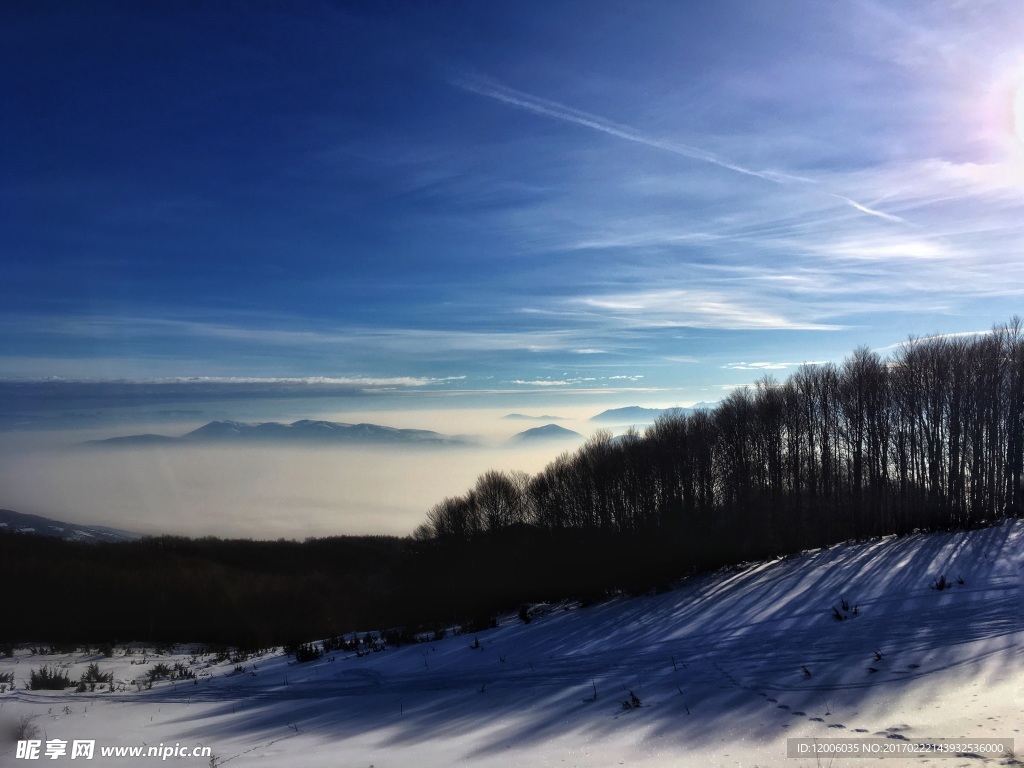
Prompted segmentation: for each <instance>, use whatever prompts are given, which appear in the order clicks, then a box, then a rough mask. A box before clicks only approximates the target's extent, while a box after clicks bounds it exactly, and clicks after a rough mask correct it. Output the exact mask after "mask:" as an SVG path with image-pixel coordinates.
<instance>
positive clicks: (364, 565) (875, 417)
mask: <svg viewBox="0 0 1024 768" xmlns="http://www.w3.org/2000/svg"><path fill="white" fill-rule="evenodd" d="M1022 483H1024V330H1022V323H1021V321H1020V320H1019V319H1017V318H1014V319H1013V320H1012V321H1010V322H1009V323H1007V324H1005V325H1002V326H997V327H996V328H995V329H994V330H993V331H992V332H991V333H988V334H985V335H965V336H945V337H937V338H927V339H913V338H912V339H910V340H909V341H907V342H906V343H905V344H903V345H902V346H901V347H899V348H898V349H897V350H896V351H895V352H893V353H892V354H891V355H890V356H889V357H887V358H882V357H881V356H879V355H878V354H876V353H874V352H872V351H870V350H868V349H866V348H860V349H857V350H856V351H855V352H854V353H853V354H852V355H851V356H850V357H849V358H848V359H846V360H845V361H844V362H843V363H842V364H841V365H834V364H831V363H829V364H824V365H804V366H802V367H800V368H799V369H798V370H797V371H796V372H795V373H794V374H793V375H792V376H790V377H789V378H788V379H787V380H786V381H784V382H778V381H776V380H774V379H772V378H770V377H765V378H763V379H761V380H760V381H758V382H757V383H756V384H755V385H754V386H753V387H751V388H743V389H738V390H735V391H733V392H732V393H731V394H730V395H729V396H728V397H727V398H726V399H725V400H724V401H723V402H721V403H720V404H719V405H718V406H717V407H716V408H715V409H714V410H700V411H696V412H692V413H682V412H676V413H673V414H670V415H667V416H664V417H662V418H660V419H658V420H657V421H656V422H655V423H654V424H653V425H652V426H650V427H649V428H648V429H646V430H645V431H644V432H643V433H640V432H638V431H635V430H631V431H629V432H627V433H626V434H625V435H622V436H620V437H613V436H612V435H611V434H610V433H608V432H605V431H600V432H598V433H597V434H595V435H594V436H593V437H592V438H590V439H589V440H588V442H587V443H586V444H585V445H583V446H582V447H581V448H580V449H579V450H577V451H575V452H572V453H565V454H562V455H561V456H559V457H558V458H557V459H555V460H554V461H553V462H552V463H551V464H549V465H548V466H547V467H546V468H545V469H544V470H543V471H541V472H539V473H538V474H536V475H534V476H530V475H527V474H526V473H522V472H502V471H497V470H492V471H489V472H486V473H484V474H483V475H482V476H481V477H480V478H479V479H478V481H477V483H476V484H475V486H474V487H473V488H472V489H470V490H468V491H467V492H466V493H465V494H463V495H461V496H457V497H452V498H448V499H445V500H443V501H442V502H440V503H439V504H437V505H435V506H434V507H433V508H432V509H431V510H430V511H429V512H428V514H427V516H426V520H425V522H424V523H423V524H422V525H421V526H419V528H417V530H416V531H415V533H414V534H413V536H412V537H409V538H405V539H399V538H393V537H373V536H370V537H338V538H329V539H313V540H308V541H306V542H303V543H298V542H289V541H283V540H282V541H277V542H266V541H262V542H261V541H223V540H219V539H184V538H174V537H161V538H155V539H145V540H142V541H137V542H130V543H119V544H100V545H97V544H82V543H73V542H65V541H60V540H56V539H48V538H43V537H38V536H29V535H23V534H5V533H0V579H2V580H3V581H2V583H3V584H5V585H6V586H7V587H8V594H9V595H10V598H11V599H10V600H9V601H8V603H9V604H8V606H7V608H6V610H5V621H4V623H3V630H2V631H3V634H4V635H5V637H0V640H5V641H7V640H11V641H21V642H25V641H31V640H35V641H40V642H48V643H56V642H67V641H77V642H86V641H90V642H109V641H113V640H147V641H154V642H156V641H164V642H172V641H179V640H193V641H205V642H222V643H229V644H234V645H241V646H246V647H266V646H268V645H283V644H289V645H295V644H297V643H298V642H306V641H309V640H310V639H314V638H324V637H328V638H329V637H336V636H337V635H339V634H341V633H344V632H351V631H355V630H360V631H361V630H366V629H371V628H377V629H381V628H395V627H404V628H405V632H397V633H395V632H393V633H392V635H393V636H408V634H409V633H411V632H412V631H413V630H414V629H422V628H431V627H434V628H439V627H444V626H446V625H448V624H452V623H456V624H463V625H464V626H470V627H475V628H484V627H486V626H488V625H489V623H490V618H489V617H490V614H491V613H492V612H494V611H496V610H498V609H507V608H515V607H516V606H517V605H518V604H519V603H522V602H525V601H541V600H550V599H557V598H562V597H578V598H581V599H584V600H586V599H589V598H592V597H598V596H600V595H602V594H604V593H605V592H607V591H608V590H610V589H622V588H625V589H627V590H639V589H648V588H650V587H652V586H657V585H659V584H665V583H667V582H669V581H670V580H671V579H673V578H674V577H677V576H679V575H682V574H685V573H692V572H694V571H698V570H707V569H711V568H716V567H720V566H723V565H729V564H735V563H739V562H742V561H745V560H751V559H756V558H763V557H771V556H775V555H780V554H788V553H793V552H798V551H800V550H803V549H808V548H814V547H820V546H825V545H828V544H832V543H836V542H839V541H844V540H849V539H858V538H865V537H873V536H880V535H886V534H905V533H909V532H912V531H915V530H940V529H950V528H971V527H973V526H977V525H982V524H987V523H992V522H996V521H998V520H1000V519H1002V518H1008V517H1020V516H1021V515H1022V511H1024V484H1022Z"/></svg>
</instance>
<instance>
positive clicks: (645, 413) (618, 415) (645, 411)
mask: <svg viewBox="0 0 1024 768" xmlns="http://www.w3.org/2000/svg"><path fill="white" fill-rule="evenodd" d="M717 405H718V403H703V402H701V403H695V404H693V405H692V406H690V407H689V408H641V407H640V406H639V405H629V406H626V407H625V408H611V409H609V410H607V411H602V412H601V413H599V414H597V416H592V417H591V418H590V421H599V422H603V423H605V424H652V423H654V422H655V421H656V420H657V419H658V417H659V416H661V415H663V414H666V413H670V412H672V411H676V412H679V413H693V412H694V411H698V410H705V409H706V410H711V409H714V408H715V407H716V406H717Z"/></svg>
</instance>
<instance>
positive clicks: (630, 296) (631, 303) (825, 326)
mask: <svg viewBox="0 0 1024 768" xmlns="http://www.w3.org/2000/svg"><path fill="white" fill-rule="evenodd" d="M568 303H569V304H573V305H576V306H578V307H579V308H580V309H581V310H584V311H588V312H591V313H596V314H604V315H608V316H614V317H617V318H618V320H619V322H621V323H624V324H626V325H628V326H632V327H640V328H642V327H646V328H669V327H689V328H721V329H729V330H767V329H771V330H782V329H786V330H814V331H832V330H839V329H840V328H841V326H838V325H835V324H832V323H823V322H819V321H817V320H815V319H813V318H805V317H792V316H787V315H785V314H783V313H781V312H778V311H773V310H771V309H766V308H765V306H764V305H765V304H766V301H765V300H764V299H763V298H761V299H758V297H757V296H756V295H753V294H746V295H744V294H743V293H740V292H731V293H726V292H724V291H711V290H686V289H664V290H654V291H634V292H621V293H608V294H595V295H591V296H584V297H579V298H574V299H571V300H569V302H568ZM773 304H776V306H777V302H773ZM791 308H792V309H797V307H796V306H795V305H794V306H792V307H791Z"/></svg>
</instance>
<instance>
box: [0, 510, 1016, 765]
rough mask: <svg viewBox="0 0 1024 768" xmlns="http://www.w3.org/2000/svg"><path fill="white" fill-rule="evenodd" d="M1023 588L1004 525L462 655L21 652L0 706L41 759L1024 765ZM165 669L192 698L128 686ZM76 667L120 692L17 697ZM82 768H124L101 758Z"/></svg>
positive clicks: (705, 588) (796, 566)
mask: <svg viewBox="0 0 1024 768" xmlns="http://www.w3.org/2000/svg"><path fill="white" fill-rule="evenodd" d="M1022 576H1024V523H1021V522H1017V523H1013V524H1010V523H1008V524H1004V525H1001V526H998V527H994V528H988V529H983V530H977V531H973V532H970V533H964V532H957V533H948V534H933V535H928V536H924V535H919V536H912V537H906V538H901V539H887V540H883V541H877V542H872V543H868V544H862V545H845V546H840V547H835V548H832V549H828V550H824V551H820V552H816V553H811V554H808V555H805V556H802V557H798V558H789V559H784V560H778V561H774V562H770V563H761V564H754V565H750V566H746V567H740V568H735V569H732V570H728V571H723V572H719V573H715V574H709V575H705V576H699V577H695V578H693V579H690V580H688V581H686V582H685V583H684V584H682V585H681V586H680V587H679V588H677V589H674V590H672V591H670V592H666V593H663V594H660V595H651V596H648V597H641V598H633V599H627V598H625V597H623V598H617V599H614V600H610V601H608V602H605V603H601V604H598V605H594V606H590V607H587V608H581V607H579V606H577V605H573V604H566V605H558V606H548V607H547V610H543V609H535V610H534V615H535V618H534V619H533V620H532V621H531V622H530V623H529V624H524V623H522V621H520V619H519V618H518V617H517V616H515V615H509V616H506V617H503V618H502V619H501V621H500V625H499V627H498V628H497V629H492V630H487V631H484V632H481V633H479V634H475V635H471V634H463V635H460V636H452V635H449V636H448V637H446V638H444V639H440V640H436V641H433V642H425V643H420V644H416V645H408V646H403V647H401V648H397V649H394V648H389V649H387V650H384V651H382V652H378V653H367V654H364V655H362V656H356V655H354V654H344V653H341V652H337V653H328V654H326V655H325V656H324V657H323V658H321V659H319V660H317V661H313V662H308V663H304V664H297V663H295V662H294V660H292V659H289V658H288V657H286V656H283V655H280V654H274V655H270V654H268V655H265V656H264V657H262V658H258V659H245V660H243V661H242V663H241V666H242V667H243V669H242V671H240V672H239V671H236V669H235V664H234V663H233V662H232V661H230V660H228V661H222V662H216V661H215V660H214V659H213V658H212V657H197V658H189V657H188V656H187V655H179V656H174V657H160V658H156V657H153V656H152V655H148V656H147V659H146V663H145V664H139V663H134V664H133V663H131V662H140V661H141V659H140V657H139V654H134V655H133V656H131V657H126V656H121V655H115V657H114V658H113V659H103V658H101V657H99V656H79V655H71V656H52V657H50V656H35V657H32V656H30V655H29V652H28V651H27V650H19V651H17V653H16V656H15V658H14V659H5V660H0V674H5V673H7V674H13V676H14V679H15V682H16V686H17V690H15V691H13V692H10V691H9V692H7V693H3V694H0V701H2V702H3V706H2V709H0V716H2V717H6V718H7V719H8V721H9V722H14V721H16V720H17V719H18V718H19V717H22V716H24V715H36V716H37V717H36V719H35V720H34V721H33V722H34V723H35V724H36V725H38V726H39V727H40V729H41V733H42V732H43V729H45V736H42V735H40V736H39V737H38V738H40V739H43V738H50V739H63V740H68V741H69V743H70V741H71V740H73V739H95V740H96V742H97V745H98V746H99V745H107V746H110V745H122V746H124V745H142V744H143V743H145V744H147V745H155V744H160V743H163V744H165V745H169V744H181V745H182V746H188V747H192V746H195V745H199V744H203V745H209V746H210V747H211V748H212V750H213V754H214V755H215V756H216V758H217V760H218V761H219V762H217V764H222V763H223V764H225V765H231V766H232V768H242V767H243V766H285V765H289V766H291V765H302V766H308V767H310V768H317V767H319V766H363V767H364V768H365V766H369V765H373V766H375V768H382V767H384V766H399V765H401V766H405V765H416V766H420V767H421V768H426V767H427V766H447V765H472V766H480V765H483V766H505V765H523V766H573V765H577V766H615V765H630V766H633V765H641V766H716V765H734V766H753V765H760V766H793V767H794V768H795V767H796V766H815V765H819V764H820V765H828V764H829V762H830V761H829V760H827V759H824V760H821V761H820V762H819V761H816V760H815V759H814V758H813V757H811V758H807V759H800V758H792V759H788V758H787V757H786V754H787V752H786V748H787V742H786V739H787V737H819V738H837V737H844V738H854V737H871V738H884V739H886V741H887V742H889V743H897V742H904V741H911V742H912V741H915V740H918V739H925V738H937V737H954V738H964V739H968V738H969V739H974V740H979V739H982V738H984V739H993V738H1014V739H1016V740H1017V742H1018V743H1017V745H1016V746H1017V748H1018V749H1019V750H1021V751H1024V741H1022V740H1021V739H1022V736H1021V728H1022V727H1024V717H1022V711H1024V710H1022V704H1024V701H1022V699H1024V591H1022ZM942 577H945V578H944V580H943V578H942ZM936 582H938V583H939V584H941V585H943V586H946V585H948V587H946V588H943V589H936V588H935V587H936ZM961 582H962V583H961ZM844 606H845V607H844ZM837 616H838V617H841V618H837ZM172 660H178V661H179V662H180V663H182V664H183V665H184V666H187V667H188V668H190V669H192V670H194V671H195V672H196V673H197V675H198V677H197V679H196V680H195V681H192V680H178V681H174V682H171V681H158V682H156V683H155V684H154V685H153V687H152V689H151V690H146V689H145V686H144V685H143V686H141V687H142V690H138V688H139V687H140V686H139V685H136V684H134V683H133V682H132V680H133V679H134V678H136V677H138V676H141V675H142V674H143V672H144V670H145V669H148V668H152V665H153V664H154V663H155V662H157V661H164V662H165V663H168V664H170V663H171V661H172ZM90 661H92V662H97V663H98V664H99V666H100V669H101V670H104V671H105V670H110V671H112V672H114V675H115V681H116V682H115V691H113V692H96V693H72V692H71V691H70V690H69V691H66V692H45V691H27V690H23V681H24V680H27V679H28V676H29V670H30V669H36V668H38V667H39V666H41V665H42V664H43V663H49V664H58V665H61V666H66V668H67V669H68V671H69V673H70V674H71V676H72V677H73V678H77V676H78V675H79V674H81V672H82V671H83V670H84V669H85V665H86V664H87V663H88V662H90ZM624 702H625V703H628V705H629V706H626V704H625V703H624ZM634 705H637V706H634ZM12 751H13V746H11V745H10V744H7V745H5V746H4V747H3V748H2V751H0V764H3V765H9V764H15V765H27V764H28V763H27V762H23V761H14V760H11V757H10V755H11V753H12ZM64 759H68V758H61V760H64ZM1015 760H1016V758H1013V757H1011V756H1009V755H1006V756H1004V757H1003V758H1001V759H992V760H989V761H988V762H987V763H985V761H984V760H982V759H981V758H979V757H969V756H968V757H962V758H954V759H950V760H946V759H938V758H902V759H891V758H890V759H887V760H886V762H885V763H884V765H893V764H896V765H921V764H934V765H941V766H950V768H952V766H959V765H979V766H980V765H982V764H989V765H999V764H1004V765H1005V764H1020V763H1018V762H1015ZM5 761H6V762H5ZM229 761H230V762H229ZM145 762H147V761H144V760H140V761H139V763H138V764H145ZM175 762H176V763H178V764H180V765H203V766H206V765H209V764H210V762H209V758H208V757H207V758H202V759H200V758H187V759H178V760H175ZM49 764H59V762H58V761H51V762H50V763H49ZM92 764H94V765H104V764H109V765H116V764H121V765H123V764H127V763H125V762H124V758H121V759H120V761H119V760H117V759H114V758H109V762H107V763H104V762H103V758H101V757H100V756H99V755H98V754H97V757H96V758H95V759H94V760H93V761H92ZM835 764H836V765H846V766H848V765H860V764H868V765H878V763H876V762H875V761H874V760H869V761H857V760H838V761H836V762H835Z"/></svg>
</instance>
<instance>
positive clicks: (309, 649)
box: [295, 643, 323, 664]
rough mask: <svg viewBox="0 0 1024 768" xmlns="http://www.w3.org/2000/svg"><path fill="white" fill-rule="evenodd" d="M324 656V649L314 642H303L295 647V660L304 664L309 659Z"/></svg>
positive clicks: (314, 659) (313, 659) (312, 659)
mask: <svg viewBox="0 0 1024 768" xmlns="http://www.w3.org/2000/svg"><path fill="white" fill-rule="evenodd" d="M321 656H323V651H321V650H320V648H319V646H317V645H314V644H313V643H302V644H301V645H299V646H298V647H297V648H296V649H295V661H297V662H299V663H300V664H303V663H305V662H307V661H316V660H317V659H319V658H320V657H321Z"/></svg>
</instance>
